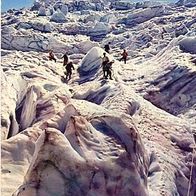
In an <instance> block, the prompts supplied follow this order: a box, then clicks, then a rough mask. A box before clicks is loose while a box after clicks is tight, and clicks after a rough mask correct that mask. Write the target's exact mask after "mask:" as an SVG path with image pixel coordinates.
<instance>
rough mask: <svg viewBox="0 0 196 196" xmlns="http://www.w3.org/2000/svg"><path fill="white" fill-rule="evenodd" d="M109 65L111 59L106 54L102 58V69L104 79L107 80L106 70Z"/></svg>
mask: <svg viewBox="0 0 196 196" xmlns="http://www.w3.org/2000/svg"><path fill="white" fill-rule="evenodd" d="M107 63H109V58H108V57H107V56H106V53H105V52H104V53H103V57H102V69H103V76H104V78H106V74H107V69H106V65H107Z"/></svg>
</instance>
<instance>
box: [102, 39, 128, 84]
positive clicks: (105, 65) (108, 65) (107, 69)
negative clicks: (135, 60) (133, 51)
mask: <svg viewBox="0 0 196 196" xmlns="http://www.w3.org/2000/svg"><path fill="white" fill-rule="evenodd" d="M109 44H110V42H109V43H108V44H106V45H105V46H104V49H105V52H104V53H103V57H102V69H103V77H104V78H105V79H108V76H109V79H111V80H112V64H113V63H114V61H110V60H109V58H108V56H107V55H106V53H108V54H109V53H110V45H109ZM121 56H122V58H120V59H119V61H122V60H123V61H124V63H125V64H126V62H127V57H128V53H127V51H126V50H125V49H124V50H123V53H122V54H121Z"/></svg>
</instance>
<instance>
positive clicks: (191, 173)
mask: <svg viewBox="0 0 196 196" xmlns="http://www.w3.org/2000/svg"><path fill="white" fill-rule="evenodd" d="M193 138H194V140H193V143H194V146H193V152H192V160H191V171H190V177H189V185H188V191H187V196H190V190H191V181H192V176H193V165H194V154H195V148H196V142H195V137H194V135H193Z"/></svg>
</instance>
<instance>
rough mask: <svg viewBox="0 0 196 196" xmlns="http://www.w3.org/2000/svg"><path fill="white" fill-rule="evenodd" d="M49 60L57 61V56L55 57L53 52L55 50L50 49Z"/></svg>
mask: <svg viewBox="0 0 196 196" xmlns="http://www.w3.org/2000/svg"><path fill="white" fill-rule="evenodd" d="M49 60H50V61H51V60H54V61H55V63H56V59H55V57H54V54H53V51H52V50H50V51H49Z"/></svg>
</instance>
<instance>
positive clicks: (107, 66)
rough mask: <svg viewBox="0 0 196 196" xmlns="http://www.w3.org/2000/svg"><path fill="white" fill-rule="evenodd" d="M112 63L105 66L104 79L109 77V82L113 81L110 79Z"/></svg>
mask: <svg viewBox="0 0 196 196" xmlns="http://www.w3.org/2000/svg"><path fill="white" fill-rule="evenodd" d="M113 63H114V61H110V62H108V63H107V64H106V73H107V75H106V77H105V78H106V79H108V76H109V77H110V80H113V79H112V64H113Z"/></svg>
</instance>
